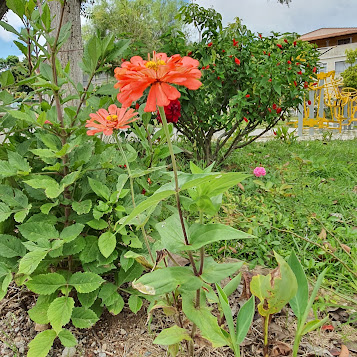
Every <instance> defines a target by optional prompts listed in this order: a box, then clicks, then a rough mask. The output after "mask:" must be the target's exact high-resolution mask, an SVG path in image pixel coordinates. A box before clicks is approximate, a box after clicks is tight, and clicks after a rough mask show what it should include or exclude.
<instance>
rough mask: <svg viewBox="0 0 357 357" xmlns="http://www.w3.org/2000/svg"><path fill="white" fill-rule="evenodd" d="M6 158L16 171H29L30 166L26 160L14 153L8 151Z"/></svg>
mask: <svg viewBox="0 0 357 357" xmlns="http://www.w3.org/2000/svg"><path fill="white" fill-rule="evenodd" d="M7 156H8V159H9V164H10V165H11V166H12V167H14V168H16V169H17V170H18V171H22V172H27V173H29V172H30V171H31V168H30V165H29V163H28V162H27V160H26V159H24V158H23V157H22V156H21V155H20V154H18V153H17V152H14V151H8V152H7Z"/></svg>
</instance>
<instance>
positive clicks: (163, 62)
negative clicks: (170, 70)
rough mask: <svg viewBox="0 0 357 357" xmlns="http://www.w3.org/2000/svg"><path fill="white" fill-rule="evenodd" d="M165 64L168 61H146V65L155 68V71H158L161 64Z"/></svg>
mask: <svg viewBox="0 0 357 357" xmlns="http://www.w3.org/2000/svg"><path fill="white" fill-rule="evenodd" d="M165 64H166V63H165V61H163V60H156V61H148V62H146V63H145V67H147V68H150V69H154V70H155V71H157V69H158V68H159V66H163V65H165Z"/></svg>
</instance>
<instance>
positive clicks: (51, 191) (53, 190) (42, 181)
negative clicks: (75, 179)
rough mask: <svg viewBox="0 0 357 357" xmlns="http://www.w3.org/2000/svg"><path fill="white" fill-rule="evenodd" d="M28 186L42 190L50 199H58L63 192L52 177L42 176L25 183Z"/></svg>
mask: <svg viewBox="0 0 357 357" xmlns="http://www.w3.org/2000/svg"><path fill="white" fill-rule="evenodd" d="M24 182H25V183H26V184H28V185H29V186H31V187H33V188H42V189H44V190H45V194H46V196H47V197H48V198H56V197H58V196H59V195H60V194H61V193H62V192H63V189H64V188H63V187H61V186H60V185H59V184H58V183H57V181H56V180H55V179H53V178H52V177H49V176H46V175H41V176H38V177H36V178H33V179H30V180H27V181H24Z"/></svg>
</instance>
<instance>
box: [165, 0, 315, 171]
mask: <svg viewBox="0 0 357 357" xmlns="http://www.w3.org/2000/svg"><path fill="white" fill-rule="evenodd" d="M179 16H180V18H182V19H183V21H185V22H187V23H191V24H193V25H194V26H196V27H197V28H198V30H199V32H200V33H201V35H202V39H199V40H198V41H197V42H194V43H189V41H188V40H187V38H186V37H183V34H182V33H173V32H172V33H171V35H169V34H168V35H167V36H166V37H165V39H166V41H165V44H164V46H163V50H164V51H165V52H168V53H170V54H174V53H188V54H189V56H191V57H193V58H195V59H198V60H199V61H200V65H201V66H202V67H201V69H202V73H203V76H202V82H203V84H204V85H203V86H202V87H201V88H200V89H199V90H197V91H194V92H192V91H186V90H185V89H184V88H181V89H179V90H180V91H181V93H182V96H181V99H180V101H181V108H182V113H181V118H180V120H179V121H178V123H177V124H176V127H177V129H178V130H179V131H180V132H181V133H182V134H183V135H184V136H185V137H186V138H187V139H188V142H190V143H191V145H192V149H193V152H194V155H195V157H196V158H199V159H202V160H204V161H205V162H206V163H207V164H210V163H212V162H215V163H216V164H217V165H220V164H222V163H224V162H225V160H226V159H227V158H228V157H229V155H231V154H232V152H234V150H236V149H238V148H241V147H244V146H246V145H248V144H250V143H251V142H253V141H254V140H255V139H256V138H258V137H259V136H261V135H263V134H264V133H265V132H267V131H268V130H270V129H271V128H273V127H274V126H275V125H276V124H277V122H278V121H279V120H285V118H286V117H287V116H288V113H289V111H290V109H291V108H297V107H298V106H299V104H300V103H302V102H303V100H304V93H305V91H306V89H307V87H308V83H309V82H310V81H311V76H312V75H313V74H314V67H315V66H316V63H317V61H318V52H317V51H316V50H315V49H314V48H313V47H312V46H311V45H310V44H307V43H306V42H303V41H299V40H297V39H296V37H295V35H293V34H284V35H283V36H281V35H280V34H278V33H273V34H272V35H271V36H268V37H263V36H262V35H261V34H257V35H256V34H254V33H252V32H251V31H249V30H248V29H247V28H246V27H245V26H242V25H241V23H240V21H239V20H237V21H236V22H235V23H232V24H229V25H228V26H227V27H225V28H223V27H222V23H221V16H220V14H218V13H217V12H216V11H214V10H213V9H204V8H202V7H200V6H198V5H197V4H189V5H187V6H184V7H183V8H182V9H181V10H180V15H179ZM184 44H186V46H185V45H184ZM258 127H259V128H263V130H261V132H260V134H259V135H253V136H252V135H250V136H249V134H251V133H252V132H253V131H254V130H255V129H256V128H258Z"/></svg>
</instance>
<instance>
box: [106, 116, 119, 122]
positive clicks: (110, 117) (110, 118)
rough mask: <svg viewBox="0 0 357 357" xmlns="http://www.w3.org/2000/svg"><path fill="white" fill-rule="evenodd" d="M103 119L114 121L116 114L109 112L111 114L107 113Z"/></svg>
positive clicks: (116, 117)
mask: <svg viewBox="0 0 357 357" xmlns="http://www.w3.org/2000/svg"><path fill="white" fill-rule="evenodd" d="M105 119H107V120H108V121H115V120H117V119H118V116H117V115H115V114H111V115H108V116H107V117H106V118H105Z"/></svg>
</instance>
